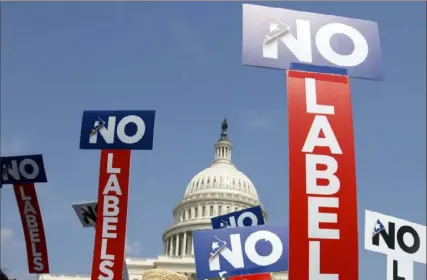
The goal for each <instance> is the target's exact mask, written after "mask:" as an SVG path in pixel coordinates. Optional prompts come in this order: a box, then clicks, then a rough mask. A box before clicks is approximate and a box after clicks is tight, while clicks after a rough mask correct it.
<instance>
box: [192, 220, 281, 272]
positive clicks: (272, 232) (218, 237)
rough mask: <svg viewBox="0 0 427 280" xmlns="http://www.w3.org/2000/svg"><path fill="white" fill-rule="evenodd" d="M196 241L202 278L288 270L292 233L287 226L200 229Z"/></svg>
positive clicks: (197, 268)
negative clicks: (289, 232)
mask: <svg viewBox="0 0 427 280" xmlns="http://www.w3.org/2000/svg"><path fill="white" fill-rule="evenodd" d="M193 243H194V255H195V261H196V274H197V278H198V279H207V278H217V277H230V276H236V275H246V274H258V273H266V272H278V271H285V270H288V248H289V235H288V228H286V227H283V226H266V225H262V226H252V227H229V228H222V229H213V230H199V231H194V232H193ZM213 252H214V253H215V254H213ZM212 255H213V257H212Z"/></svg>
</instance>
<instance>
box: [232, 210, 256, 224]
mask: <svg viewBox="0 0 427 280" xmlns="http://www.w3.org/2000/svg"><path fill="white" fill-rule="evenodd" d="M246 218H249V219H251V224H250V225H249V226H257V225H258V218H257V216H256V215H255V214H254V213H252V212H243V213H242V215H240V216H239V218H238V219H237V226H238V227H244V226H245V224H244V223H243V222H244V221H245V219H246Z"/></svg>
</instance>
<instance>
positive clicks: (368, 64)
mask: <svg viewBox="0 0 427 280" xmlns="http://www.w3.org/2000/svg"><path fill="white" fill-rule="evenodd" d="M291 63H306V64H313V65H317V66H329V67H338V68H345V69H347V70H348V75H349V76H351V77H358V78H366V79H371V80H382V71H381V48H380V37H379V31H378V24H377V23H376V22H372V21H368V20H360V19H352V18H345V17H338V16H331V15H323V14H314V13H308V12H301V11H293V10H287V9H281V8H272V7H265V6H258V5H251V4H243V64H244V65H251V66H261V67H269V68H278V69H290V68H289V67H290V65H291Z"/></svg>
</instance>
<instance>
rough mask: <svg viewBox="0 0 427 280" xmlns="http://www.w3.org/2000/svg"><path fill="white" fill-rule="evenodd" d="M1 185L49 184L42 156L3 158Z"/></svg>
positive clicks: (1, 162) (0, 161)
mask: <svg viewBox="0 0 427 280" xmlns="http://www.w3.org/2000/svg"><path fill="white" fill-rule="evenodd" d="M0 167H1V184H3V185H6V184H24V183H45V182H47V178H46V171H45V169H44V163H43V156H42V155H26V156H14V157H1V158H0Z"/></svg>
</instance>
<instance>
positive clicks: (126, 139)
mask: <svg viewBox="0 0 427 280" xmlns="http://www.w3.org/2000/svg"><path fill="white" fill-rule="evenodd" d="M129 123H134V124H136V133H135V135H133V136H128V135H126V132H125V127H126V125H128V124H129ZM144 134H145V122H144V121H143V120H142V119H141V118H140V117H138V116H135V115H130V116H126V117H124V118H123V119H121V120H120V122H119V124H118V125H117V137H119V139H120V141H122V142H123V143H125V144H135V143H137V142H138V141H140V140H141V139H142V137H144Z"/></svg>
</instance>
